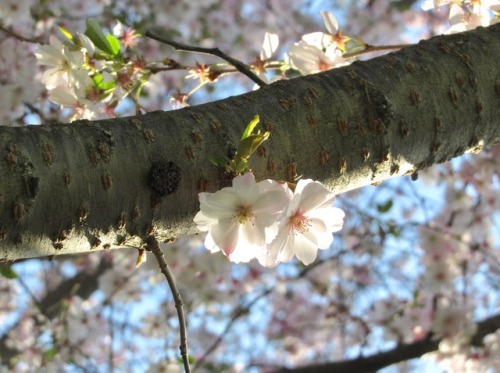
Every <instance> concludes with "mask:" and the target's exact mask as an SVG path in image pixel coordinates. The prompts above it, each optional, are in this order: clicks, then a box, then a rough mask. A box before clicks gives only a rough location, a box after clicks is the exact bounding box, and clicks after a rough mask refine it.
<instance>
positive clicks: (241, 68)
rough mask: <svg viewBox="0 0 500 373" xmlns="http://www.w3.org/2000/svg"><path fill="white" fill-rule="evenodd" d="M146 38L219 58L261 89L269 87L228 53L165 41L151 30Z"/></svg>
mask: <svg viewBox="0 0 500 373" xmlns="http://www.w3.org/2000/svg"><path fill="white" fill-rule="evenodd" d="M144 36H146V37H148V38H151V39H154V40H157V41H159V42H161V43H164V44H167V45H170V46H172V47H174V48H175V49H176V50H180V51H187V52H196V53H203V54H210V55H213V56H217V57H219V58H222V59H223V60H225V61H227V62H229V63H230V64H231V65H233V66H234V67H235V68H236V69H237V70H238V71H239V72H241V73H242V74H244V75H246V76H247V77H249V78H250V79H251V80H252V81H253V82H254V83H256V84H257V85H258V86H259V87H263V86H265V85H267V83H266V82H264V81H263V80H262V79H261V78H259V77H258V76H257V75H256V74H254V73H253V71H252V70H250V69H249V68H248V66H247V65H246V64H244V63H243V62H241V61H239V60H237V59H236V58H233V57H231V56H229V55H227V54H226V53H224V52H223V51H221V50H220V49H219V48H203V47H194V46H190V45H186V44H182V43H177V42H175V41H171V40H167V39H164V38H162V37H161V36H159V35H157V34H155V33H154V32H152V31H149V30H148V31H146V33H145V34H144Z"/></svg>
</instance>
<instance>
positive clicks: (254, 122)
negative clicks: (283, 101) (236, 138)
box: [241, 115, 260, 141]
mask: <svg viewBox="0 0 500 373" xmlns="http://www.w3.org/2000/svg"><path fill="white" fill-rule="evenodd" d="M259 120H260V118H259V116H258V115H256V116H254V117H253V119H252V120H251V121H250V123H248V126H247V128H245V130H244V131H243V135H241V141H243V140H245V139H246V138H247V137H248V136H250V135H251V134H252V132H253V130H254V128H255V126H256V125H257V124H259Z"/></svg>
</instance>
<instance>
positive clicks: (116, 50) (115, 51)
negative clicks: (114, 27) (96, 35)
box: [106, 34, 121, 56]
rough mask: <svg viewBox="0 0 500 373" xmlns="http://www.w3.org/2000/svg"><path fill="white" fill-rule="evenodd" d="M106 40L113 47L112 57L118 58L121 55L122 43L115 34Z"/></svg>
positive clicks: (107, 36)
mask: <svg viewBox="0 0 500 373" xmlns="http://www.w3.org/2000/svg"><path fill="white" fill-rule="evenodd" d="M106 39H107V40H108V43H109V46H110V47H111V50H112V53H111V54H112V55H113V56H116V55H118V54H119V53H120V49H121V47H120V41H119V40H118V39H117V38H116V37H115V36H114V35H113V34H107V35H106Z"/></svg>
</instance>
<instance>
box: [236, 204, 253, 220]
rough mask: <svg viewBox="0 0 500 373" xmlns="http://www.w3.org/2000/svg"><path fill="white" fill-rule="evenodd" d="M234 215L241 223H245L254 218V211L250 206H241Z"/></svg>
mask: <svg viewBox="0 0 500 373" xmlns="http://www.w3.org/2000/svg"><path fill="white" fill-rule="evenodd" d="M234 217H235V219H236V220H237V221H238V223H240V224H245V223H247V222H248V221H249V220H252V218H253V211H252V209H251V208H250V207H248V206H239V207H238V208H237V209H236V211H235V212H234Z"/></svg>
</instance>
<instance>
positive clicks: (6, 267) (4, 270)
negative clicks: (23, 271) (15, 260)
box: [0, 264, 18, 280]
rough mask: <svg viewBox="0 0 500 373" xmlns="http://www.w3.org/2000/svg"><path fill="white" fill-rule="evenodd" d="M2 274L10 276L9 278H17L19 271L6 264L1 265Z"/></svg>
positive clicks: (0, 273) (0, 272) (6, 276)
mask: <svg viewBox="0 0 500 373" xmlns="http://www.w3.org/2000/svg"><path fill="white" fill-rule="evenodd" d="M0 275H2V276H3V277H5V278H8V279H9V280H12V279H15V278H17V277H18V276H17V273H16V272H15V271H14V270H13V269H12V267H11V266H10V265H8V264H4V265H2V266H0Z"/></svg>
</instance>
